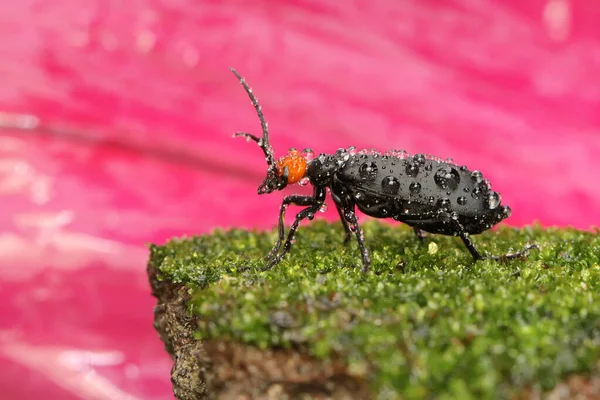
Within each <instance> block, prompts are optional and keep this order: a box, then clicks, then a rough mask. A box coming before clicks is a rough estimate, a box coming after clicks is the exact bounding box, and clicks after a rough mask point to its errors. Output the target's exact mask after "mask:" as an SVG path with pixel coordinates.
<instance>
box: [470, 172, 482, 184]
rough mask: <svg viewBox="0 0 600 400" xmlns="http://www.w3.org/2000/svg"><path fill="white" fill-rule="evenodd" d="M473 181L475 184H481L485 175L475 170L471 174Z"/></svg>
mask: <svg viewBox="0 0 600 400" xmlns="http://www.w3.org/2000/svg"><path fill="white" fill-rule="evenodd" d="M471 179H472V180H473V181H474V182H477V183H479V182H481V181H482V180H483V174H482V173H481V172H479V171H477V170H475V171H473V172H471Z"/></svg>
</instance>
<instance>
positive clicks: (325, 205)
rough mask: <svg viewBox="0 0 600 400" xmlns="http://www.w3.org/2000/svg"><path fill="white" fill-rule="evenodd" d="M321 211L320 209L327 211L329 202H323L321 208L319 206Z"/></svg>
mask: <svg viewBox="0 0 600 400" xmlns="http://www.w3.org/2000/svg"><path fill="white" fill-rule="evenodd" d="M319 211H320V212H325V211H327V204H325V203H323V204H322V205H321V208H319Z"/></svg>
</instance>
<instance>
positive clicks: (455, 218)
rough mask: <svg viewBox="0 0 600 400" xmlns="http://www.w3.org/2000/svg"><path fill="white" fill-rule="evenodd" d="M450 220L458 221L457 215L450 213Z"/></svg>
mask: <svg viewBox="0 0 600 400" xmlns="http://www.w3.org/2000/svg"><path fill="white" fill-rule="evenodd" d="M450 218H452V219H453V220H455V221H456V220H458V213H457V212H456V211H452V212H451V213H450Z"/></svg>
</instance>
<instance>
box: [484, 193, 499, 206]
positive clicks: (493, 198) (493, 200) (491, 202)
mask: <svg viewBox="0 0 600 400" xmlns="http://www.w3.org/2000/svg"><path fill="white" fill-rule="evenodd" d="M500 200H501V198H500V194H498V193H496V192H490V193H489V194H488V197H487V207H488V208H489V209H490V210H493V209H495V208H497V207H498V206H499V205H500Z"/></svg>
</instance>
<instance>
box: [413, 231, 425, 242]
mask: <svg viewBox="0 0 600 400" xmlns="http://www.w3.org/2000/svg"><path fill="white" fill-rule="evenodd" d="M413 230H414V231H415V235H417V238H418V239H419V242H421V243H423V239H425V237H426V235H425V232H423V230H421V229H419V228H417V227H413Z"/></svg>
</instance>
